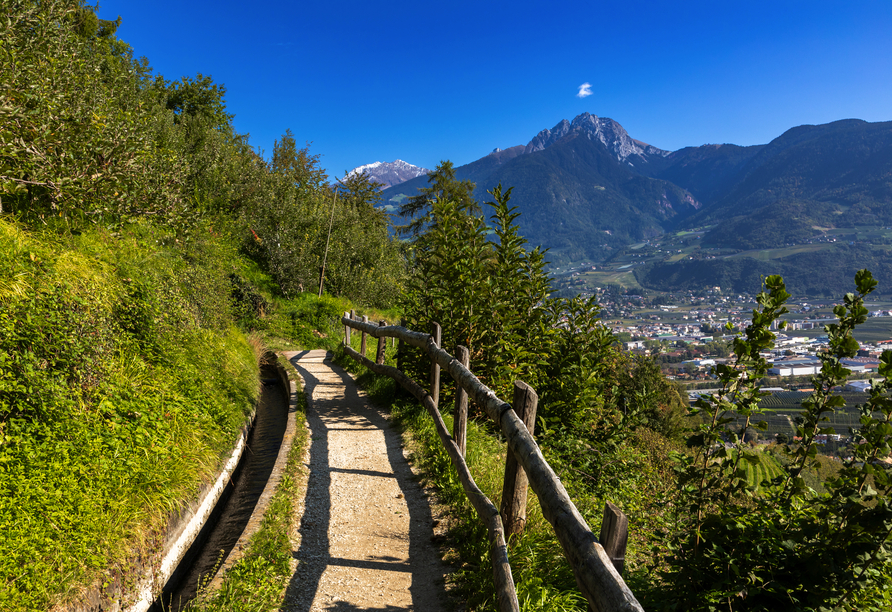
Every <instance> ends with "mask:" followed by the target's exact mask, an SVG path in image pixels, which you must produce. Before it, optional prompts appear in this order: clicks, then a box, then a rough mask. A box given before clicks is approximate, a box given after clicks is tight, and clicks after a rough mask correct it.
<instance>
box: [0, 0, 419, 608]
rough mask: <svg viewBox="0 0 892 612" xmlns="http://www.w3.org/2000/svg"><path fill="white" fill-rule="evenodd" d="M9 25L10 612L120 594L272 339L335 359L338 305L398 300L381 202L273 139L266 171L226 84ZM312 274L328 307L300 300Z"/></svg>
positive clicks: (70, 2) (39, 10) (6, 538)
mask: <svg viewBox="0 0 892 612" xmlns="http://www.w3.org/2000/svg"><path fill="white" fill-rule="evenodd" d="M4 9H5V10H4V20H3V22H2V23H0V30H2V39H3V53H0V524H2V526H3V530H2V535H0V584H2V585H3V587H2V588H0V607H3V609H6V610H35V609H51V608H53V607H57V606H64V605H66V603H70V602H72V601H79V600H81V598H82V597H83V595H84V593H85V592H86V591H89V590H91V589H94V590H95V589H101V588H104V587H110V588H113V587H114V586H115V585H124V586H128V585H132V584H133V583H134V580H135V579H136V578H137V576H136V574H135V573H134V570H133V568H132V567H131V564H130V562H131V561H132V560H135V559H136V558H137V557H139V556H142V557H143V558H148V557H149V556H150V555H151V554H152V553H153V551H156V550H157V549H158V547H159V546H160V545H161V543H162V542H163V537H164V530H165V529H166V528H167V522H168V518H169V515H170V514H171V513H175V512H177V511H178V510H179V509H180V508H181V507H182V504H183V503H184V502H186V501H189V500H191V499H192V498H194V496H195V495H196V494H197V491H198V489H199V486H200V485H201V484H202V483H203V482H206V481H207V480H208V479H210V478H212V477H213V476H214V475H215V473H216V470H217V469H218V467H219V465H218V464H219V461H220V459H221V457H223V456H225V455H226V454H227V453H228V452H229V450H231V446H232V444H233V443H234V441H235V439H236V435H237V433H238V431H239V429H240V428H241V426H242V425H243V423H244V421H245V418H246V416H247V415H248V413H249V412H250V411H251V409H252V407H253V405H254V402H255V400H256V397H257V393H258V388H259V381H258V367H257V362H258V357H259V354H260V353H261V352H262V350H263V344H264V341H266V342H268V343H279V344H280V345H282V344H286V345H287V344H290V343H292V342H300V343H301V344H302V345H303V346H319V345H323V346H324V345H326V344H333V343H334V339H333V336H332V333H333V332H334V333H336V329H335V328H334V327H333V325H332V322H333V321H334V320H336V318H337V317H338V316H339V315H340V313H341V312H342V311H343V310H344V309H345V307H346V308H349V307H350V306H349V305H348V302H345V301H344V298H351V299H354V300H358V301H359V302H361V303H365V304H378V305H385V304H390V303H392V302H393V301H394V300H395V296H396V295H397V294H398V292H399V290H400V288H401V286H402V283H403V279H404V275H405V264H404V254H403V252H402V250H401V248H400V246H399V244H398V243H396V242H394V241H393V240H392V239H391V238H390V236H389V235H388V220H387V219H386V218H385V217H384V216H383V215H381V214H379V213H377V212H376V211H375V208H374V204H375V203H376V201H377V198H378V195H377V193H378V186H377V185H375V184H373V183H371V182H370V181H369V180H368V178H367V177H366V176H364V175H360V176H352V177H348V178H345V180H344V181H343V182H339V183H337V184H336V185H334V186H332V185H330V184H329V179H328V177H327V176H326V175H325V173H324V172H323V171H322V169H321V168H320V167H319V163H318V159H317V158H316V157H315V156H314V155H312V154H311V153H310V152H309V150H308V149H307V148H305V147H304V148H300V147H298V146H297V144H296V142H295V138H294V137H293V136H292V135H291V134H290V132H287V131H286V132H285V134H284V135H283V137H282V138H281V140H280V141H279V142H277V143H276V146H275V148H274V150H273V151H272V154H271V156H270V158H269V159H264V157H263V156H262V155H261V154H259V153H258V152H256V151H254V150H252V149H251V147H250V146H249V145H248V140H247V137H246V136H244V135H240V134H238V133H236V132H235V131H234V129H233V127H232V121H231V120H232V116H231V115H230V114H229V113H227V111H226V102H225V94H226V90H225V87H224V86H223V85H221V84H217V83H215V82H214V81H213V80H212V79H211V78H210V77H208V76H205V75H201V74H198V75H195V76H194V77H193V76H187V77H183V78H180V79H175V80H168V79H166V78H164V77H163V76H162V75H158V74H155V73H153V71H152V70H151V68H150V66H149V65H148V63H147V61H146V60H144V59H135V58H134V57H133V56H132V53H131V50H130V48H129V47H128V45H127V44H126V43H125V42H123V41H121V40H119V39H118V38H117V37H116V36H115V30H116V28H117V26H118V24H119V23H120V21H107V20H102V19H99V18H98V17H97V15H96V13H95V9H93V8H91V7H89V6H87V5H85V4H84V3H83V2H82V1H81V0H52V1H50V2H42V1H41V2H38V1H36V0H34V1H32V0H22V1H13V2H7V3H5V4H4ZM329 234H330V240H329ZM323 261H324V262H325V279H324V289H325V290H326V291H327V292H328V293H330V294H335V295H337V296H341V297H338V298H334V297H323V298H320V299H315V298H314V299H312V300H310V299H309V298H308V296H307V295H306V294H302V293H301V292H302V291H303V290H307V291H311V292H313V293H314V294H315V293H316V292H317V291H319V287H320V269H321V268H322V266H323ZM251 332H254V333H251ZM273 338H282V339H284V340H274V339H273ZM261 556H263V557H264V558H265V553H261ZM267 561H269V559H267Z"/></svg>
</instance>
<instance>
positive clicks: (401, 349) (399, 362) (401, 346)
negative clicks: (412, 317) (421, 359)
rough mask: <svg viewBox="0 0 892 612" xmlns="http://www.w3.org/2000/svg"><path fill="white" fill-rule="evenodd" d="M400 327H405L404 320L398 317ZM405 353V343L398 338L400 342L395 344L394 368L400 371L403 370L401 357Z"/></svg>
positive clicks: (402, 357)
mask: <svg viewBox="0 0 892 612" xmlns="http://www.w3.org/2000/svg"><path fill="white" fill-rule="evenodd" d="M400 327H405V320H403V319H400ZM405 353H406V343H405V342H403V341H402V340H400V343H399V344H397V345H396V369H397V370H399V371H400V372H402V371H403V359H404V355H405Z"/></svg>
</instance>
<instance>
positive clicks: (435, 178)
mask: <svg viewBox="0 0 892 612" xmlns="http://www.w3.org/2000/svg"><path fill="white" fill-rule="evenodd" d="M427 177H428V178H427V182H428V183H429V186H428V187H421V188H420V189H419V190H418V192H419V193H418V195H415V196H412V197H411V198H408V199H407V200H406V201H405V202H403V203H402V204H401V205H400V208H399V212H398V214H399V216H401V217H404V218H408V222H407V224H406V225H399V226H397V227H396V231H397V233H398V234H400V235H403V236H405V235H410V236H417V235H418V234H419V233H421V231H422V230H423V229H424V227H425V226H426V225H427V224H428V223H430V222H431V221H436V219H434V218H433V217H432V214H431V205H432V203H433V202H434V200H437V199H439V200H441V201H444V202H447V201H448V202H452V203H453V204H454V205H455V206H456V207H457V210H459V211H461V212H463V213H464V214H466V215H479V214H480V207H479V206H478V204H477V202H476V200H474V183H472V182H471V181H459V180H458V179H456V178H455V169H454V168H453V167H452V162H451V161H448V160H446V161H441V162H440V163H439V165H437V167H436V168H435V169H433V170H431V171H430V172H428V174H427Z"/></svg>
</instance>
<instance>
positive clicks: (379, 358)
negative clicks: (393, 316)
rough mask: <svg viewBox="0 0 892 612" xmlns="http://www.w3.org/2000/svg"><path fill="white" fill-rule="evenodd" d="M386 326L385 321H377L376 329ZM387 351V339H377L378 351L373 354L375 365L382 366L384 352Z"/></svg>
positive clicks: (382, 337)
mask: <svg viewBox="0 0 892 612" xmlns="http://www.w3.org/2000/svg"><path fill="white" fill-rule="evenodd" d="M385 325H387V321H378V327H384V326H385ZM386 350H387V338H385V337H384V336H381V337H380V338H378V350H377V352H376V353H375V363H377V364H378V365H383V364H384V351H386Z"/></svg>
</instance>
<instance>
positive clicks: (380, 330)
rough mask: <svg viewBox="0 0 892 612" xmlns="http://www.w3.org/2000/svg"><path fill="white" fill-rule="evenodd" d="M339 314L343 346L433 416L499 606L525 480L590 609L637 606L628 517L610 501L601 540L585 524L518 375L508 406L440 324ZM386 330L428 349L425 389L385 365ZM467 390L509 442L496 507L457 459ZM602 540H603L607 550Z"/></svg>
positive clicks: (506, 603)
mask: <svg viewBox="0 0 892 612" xmlns="http://www.w3.org/2000/svg"><path fill="white" fill-rule="evenodd" d="M341 322H342V323H343V324H344V326H345V332H346V333H345V344H346V347H345V351H346V352H347V354H348V355H350V356H351V357H352V358H353V359H355V360H356V361H358V362H360V363H362V364H363V365H365V366H366V367H367V368H369V369H370V370H371V371H373V372H376V373H378V374H384V375H387V376H390V377H391V378H393V379H394V380H396V381H397V382H398V383H399V384H400V385H402V387H403V388H404V389H406V390H407V391H409V392H410V393H412V395H414V396H415V397H416V398H417V399H418V401H419V402H421V403H422V404H423V405H424V407H425V408H426V409H427V411H428V413H430V415H431V417H432V418H433V420H434V424H435V426H436V429H437V433H438V435H439V436H440V440H441V441H442V442H443V445H444V446H445V448H446V452H447V453H448V454H449V457H450V459H451V460H452V464H453V465H454V466H455V469H456V471H457V472H458V477H459V480H460V482H461V484H462V487H463V489H464V491H465V495H467V497H468V500H470V502H471V504H472V505H473V506H474V508H475V509H476V510H477V513H478V515H479V516H480V517H481V518H482V519H483V521H484V523H485V524H486V528H487V530H488V532H489V551H490V557H491V558H492V564H493V574H494V576H493V578H494V581H495V586H496V597H497V600H498V606H499V610H501V611H502V612H508V611H515V612H516V611H519V609H520V608H519V605H518V602H517V594H516V592H515V590H514V579H513V577H512V576H511V566H510V565H509V564H508V548H507V546H506V536H505V534H506V532H507V533H508V534H509V535H511V534H514V533H520V532H521V531H523V524H524V522H525V521H526V516H525V513H526V495H527V483H529V486H530V487H531V488H532V489H533V492H535V493H536V495H537V496H538V498H539V505H540V507H541V508H542V514H543V516H545V518H546V520H548V522H549V523H551V525H552V527H553V528H554V532H555V534H556V535H557V538H558V541H559V542H560V544H561V547H562V549H563V551H564V556H565V557H566V558H567V561H568V562H569V563H570V566H571V567H572V569H573V573H574V574H575V576H576V583H577V584H578V586H579V589H580V590H581V591H582V594H583V595H584V596H585V598H586V599H587V600H588V603H589V607H590V608H591V609H592V610H594V611H596V612H643V608H642V607H641V604H639V603H638V601H637V600H636V599H635V596H634V595H633V594H632V592H631V591H630V590H629V588H628V587H627V586H626V583H625V582H624V581H623V579H622V576H621V572H622V565H623V557H624V554H625V546H626V533H627V528H628V521H627V519H626V517H625V515H623V514H622V512H620V511H619V509H617V508H616V507H615V506H613V504H607V506H606V507H605V509H604V521H603V525H602V528H601V541H600V542H599V540H598V538H596V537H595V535H594V534H593V533H592V531H591V529H589V526H588V525H587V524H586V522H585V520H584V519H583V518H582V515H580V514H579V510H577V509H576V506H575V505H574V504H573V502H572V501H571V500H570V496H569V495H568V494H567V491H566V489H564V485H563V484H561V481H560V479H558V477H557V476H556V475H555V473H554V470H552V469H551V466H550V465H548V462H547V461H545V458H544V457H543V456H542V451H541V450H540V449H539V446H538V445H537V444H536V441H535V440H534V439H533V436H532V434H531V430H532V429H533V424H534V423H535V412H536V402H537V399H538V398H537V397H536V394H535V392H534V391H533V389H532V388H530V387H529V386H528V385H526V384H525V383H523V382H521V381H517V382H515V385H514V398H513V404H514V407H513V408H512V405H511V404H509V403H508V402H505V401H504V400H501V399H499V398H498V397H497V396H496V394H495V393H494V392H493V391H492V390H491V389H489V388H488V387H487V386H486V385H484V384H483V383H481V382H480V381H479V380H478V379H477V377H476V376H474V375H473V374H472V373H471V371H470V370H469V369H468V368H469V364H468V351H467V349H465V348H464V347H458V350H457V352H458V353H459V358H458V359H457V358H455V357H453V356H452V355H450V354H449V353H447V352H446V351H444V350H443V349H441V348H440V346H439V344H440V334H439V325H437V324H436V323H434V324H433V333H432V334H425V333H421V332H417V331H412V330H408V329H406V328H404V327H401V326H397V325H387V324H386V323H385V322H384V321H381V322H379V323H378V324H377V325H376V324H374V323H369V322H368V318H367V317H363V320H362V321H357V320H355V318H354V317H353V316H352V313H345V314H344V317H343V318H342V319H341ZM351 329H355V330H358V331H360V332H361V333H362V338H361V352H360V353H357V352H356V351H355V350H353V349H352V348H350V330H351ZM367 335H368V336H372V337H373V338H377V339H378V346H377V351H376V359H375V361H371V360H369V359H367V358H366V357H365V351H366V336H367ZM386 338H396V339H398V340H399V341H400V342H405V343H406V344H408V345H410V346H414V347H417V348H420V349H422V350H423V351H424V352H425V353H426V354H427V356H428V357H429V358H430V360H431V381H430V392H428V391H426V390H425V389H424V388H423V387H422V386H421V385H420V384H418V383H417V382H415V381H414V380H412V379H411V378H409V377H408V376H407V375H406V374H405V373H403V372H402V371H400V370H399V369H397V368H394V367H392V366H388V365H384V348H385V346H386V344H385V343H386ZM441 368H442V369H444V370H446V372H448V373H449V374H450V375H451V376H452V378H453V379H454V380H455V382H456V386H457V388H456V405H455V412H456V414H455V417H456V418H455V419H454V427H453V434H452V435H450V433H449V432H448V431H447V429H446V425H445V423H444V422H443V419H442V418H441V416H440V411H439V409H438V406H437V404H438V402H439V394H440V369H441ZM468 397H470V398H471V399H473V400H474V402H475V403H476V404H477V405H478V406H480V407H482V408H483V409H484V410H485V411H486V414H487V415H488V416H489V417H490V418H491V419H492V420H493V421H494V422H495V423H496V424H497V425H498V426H499V428H500V429H501V431H502V434H503V435H504V436H505V438H506V439H507V442H508V458H507V462H506V470H505V472H506V473H505V485H504V488H503V491H502V509H501V512H500V511H499V509H497V508H496V507H495V505H494V504H493V503H492V502H491V501H490V500H489V499H488V498H487V497H486V496H485V495H484V494H483V492H482V491H481V490H480V489H479V488H478V487H477V485H476V484H475V483H474V478H473V477H472V476H471V472H470V471H469V470H468V466H467V464H466V463H465V460H464V454H465V432H466V431H467V429H466V423H467V401H468ZM602 543H603V545H602ZM605 547H608V549H609V552H608V550H605Z"/></svg>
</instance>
